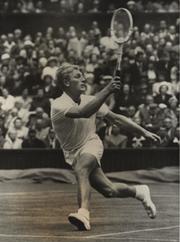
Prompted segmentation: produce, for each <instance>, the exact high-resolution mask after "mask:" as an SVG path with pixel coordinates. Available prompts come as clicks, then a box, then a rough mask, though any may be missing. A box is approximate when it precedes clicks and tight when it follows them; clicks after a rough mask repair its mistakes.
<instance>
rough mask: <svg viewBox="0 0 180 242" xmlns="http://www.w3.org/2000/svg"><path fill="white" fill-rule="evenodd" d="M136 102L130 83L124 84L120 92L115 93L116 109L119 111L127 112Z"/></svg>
mask: <svg viewBox="0 0 180 242" xmlns="http://www.w3.org/2000/svg"><path fill="white" fill-rule="evenodd" d="M133 104H134V98H133V95H132V94H131V91H130V86H129V84H124V85H123V86H122V91H121V92H120V93H118V92H117V93H115V107H114V111H115V112H117V113H121V114H125V113H126V111H127V107H128V106H130V105H133Z"/></svg>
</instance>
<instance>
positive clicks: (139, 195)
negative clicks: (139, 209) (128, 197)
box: [134, 185, 144, 201]
mask: <svg viewBox="0 0 180 242" xmlns="http://www.w3.org/2000/svg"><path fill="white" fill-rule="evenodd" d="M134 187H135V189H136V196H135V197H136V198H137V199H138V200H141V201H143V200H144V192H143V189H142V185H137V186H134Z"/></svg>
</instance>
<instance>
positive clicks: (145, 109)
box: [136, 94, 154, 122]
mask: <svg viewBox="0 0 180 242" xmlns="http://www.w3.org/2000/svg"><path fill="white" fill-rule="evenodd" d="M153 103H154V98H153V96H152V95H150V94H147V95H146V98H145V102H144V103H141V105H139V107H138V110H137V113H136V117H139V119H140V120H141V122H142V120H146V117H147V116H148V113H149V109H150V105H151V104H153Z"/></svg>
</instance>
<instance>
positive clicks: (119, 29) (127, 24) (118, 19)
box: [110, 8, 133, 44]
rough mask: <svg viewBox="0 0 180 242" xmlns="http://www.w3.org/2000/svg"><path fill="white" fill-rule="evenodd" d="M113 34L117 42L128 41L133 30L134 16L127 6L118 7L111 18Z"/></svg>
mask: <svg viewBox="0 0 180 242" xmlns="http://www.w3.org/2000/svg"><path fill="white" fill-rule="evenodd" d="M110 29H111V36H112V39H113V40H114V41H115V42H116V43H117V44H123V43H125V42H127V41H128V40H129V38H130V36H131V34H132V31H133V18H132V15H131V13H130V12H129V10H127V9H126V8H118V9H116V10H115V11H114V13H113V16H112V19H111V28H110Z"/></svg>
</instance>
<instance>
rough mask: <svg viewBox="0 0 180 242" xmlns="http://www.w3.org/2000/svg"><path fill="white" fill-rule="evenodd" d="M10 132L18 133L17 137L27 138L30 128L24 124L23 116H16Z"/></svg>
mask: <svg viewBox="0 0 180 242" xmlns="http://www.w3.org/2000/svg"><path fill="white" fill-rule="evenodd" d="M8 133H16V137H17V138H19V139H25V138H26V137H27V134H28V128H27V127H26V126H24V125H23V122H22V119H21V118H16V119H15V120H14V121H13V125H12V126H11V127H10V128H9V130H8Z"/></svg>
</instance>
